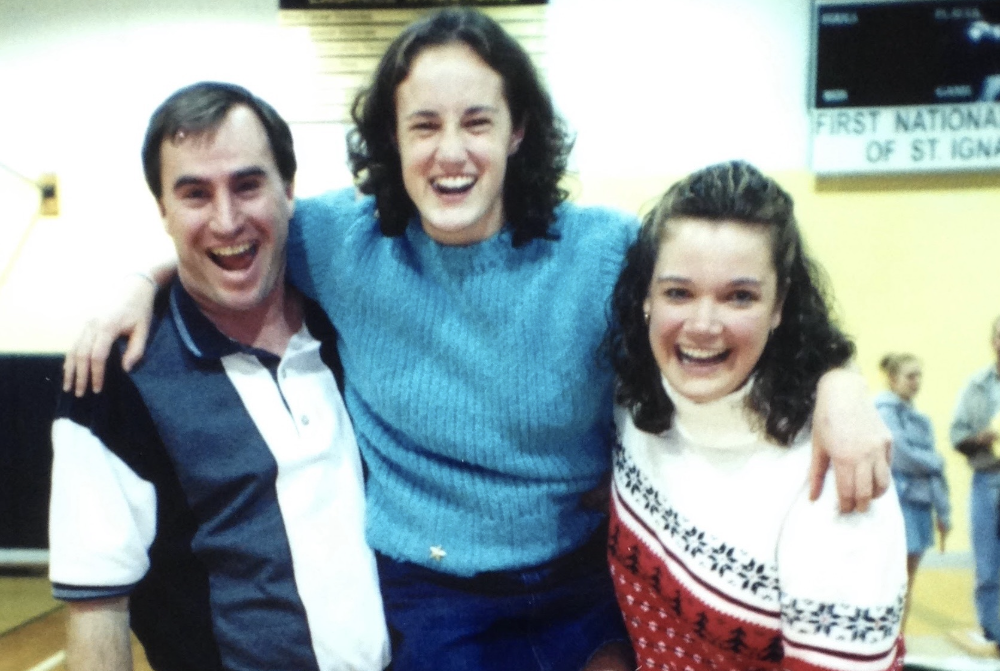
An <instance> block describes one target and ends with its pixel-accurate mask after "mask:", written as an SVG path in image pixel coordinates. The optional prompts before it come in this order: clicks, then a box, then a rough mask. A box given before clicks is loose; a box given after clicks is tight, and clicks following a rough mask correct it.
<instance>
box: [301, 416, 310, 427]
mask: <svg viewBox="0 0 1000 671" xmlns="http://www.w3.org/2000/svg"><path fill="white" fill-rule="evenodd" d="M299 421H300V422H302V426H309V416H308V415H302V419H300V420H299Z"/></svg>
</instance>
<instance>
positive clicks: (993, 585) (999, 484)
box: [969, 471, 1000, 641]
mask: <svg viewBox="0 0 1000 671" xmlns="http://www.w3.org/2000/svg"><path fill="white" fill-rule="evenodd" d="M969 522H970V526H971V527H972V553H973V555H974V556H975V559H976V594H975V597H976V615H977V617H978V618H979V624H980V626H982V628H983V632H984V633H985V634H986V636H988V637H989V638H991V639H993V640H994V641H1000V533H998V528H1000V473H998V472H993V473H986V472H981V471H976V472H975V473H973V474H972V492H971V495H970V500H969Z"/></svg>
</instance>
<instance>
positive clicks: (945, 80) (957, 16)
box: [814, 0, 1000, 107]
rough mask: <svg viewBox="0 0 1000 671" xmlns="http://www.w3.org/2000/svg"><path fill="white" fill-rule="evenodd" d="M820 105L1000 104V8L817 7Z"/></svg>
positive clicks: (895, 4)
mask: <svg viewBox="0 0 1000 671" xmlns="http://www.w3.org/2000/svg"><path fill="white" fill-rule="evenodd" d="M815 25H816V70H815V72H816V86H815V96H816V97H815V100H814V106H815V107H837V106H845V105H849V106H852V107H872V106H879V105H926V104H935V103H947V102H971V101H976V100H994V99H996V98H997V97H1000V86H997V85H996V84H991V82H992V81H993V79H992V78H994V77H997V78H1000V2H996V1H995V0H994V1H990V2H984V1H980V2H933V1H930V2H928V1H920V2H914V1H912V0H911V1H910V2H885V3H877V4H872V3H853V4H840V3H832V4H818V5H817V7H816V11H815Z"/></svg>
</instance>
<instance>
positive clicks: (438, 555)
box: [431, 545, 448, 561]
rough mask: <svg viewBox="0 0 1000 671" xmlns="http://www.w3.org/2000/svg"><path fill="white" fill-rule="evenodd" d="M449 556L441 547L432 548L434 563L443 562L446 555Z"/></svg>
mask: <svg viewBox="0 0 1000 671" xmlns="http://www.w3.org/2000/svg"><path fill="white" fill-rule="evenodd" d="M447 554H448V553H447V552H445V551H444V548H443V547H441V546H440V545H432V546H431V559H433V560H434V561H441V560H442V559H444V558H445V555H447Z"/></svg>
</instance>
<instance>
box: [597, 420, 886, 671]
mask: <svg viewBox="0 0 1000 671" xmlns="http://www.w3.org/2000/svg"><path fill="white" fill-rule="evenodd" d="M636 435H641V436H643V438H642V439H640V440H644V441H646V442H645V443H644V444H643V445H642V446H641V447H640V451H641V450H642V449H644V448H647V447H648V445H650V444H654V445H655V441H663V440H669V439H670V437H671V432H668V433H667V434H666V437H656V436H649V435H648V434H641V432H638V430H637V429H635V428H634V426H632V427H630V430H629V431H626V432H625V434H624V436H623V443H624V446H623V445H619V446H618V447H617V448H616V450H615V455H614V473H615V478H614V484H613V491H612V505H611V525H610V533H609V544H608V549H609V564H610V567H611V573H612V577H613V580H614V583H615V588H616V591H617V594H618V599H619V605H620V607H621V609H622V612H623V615H624V618H625V624H626V627H627V628H628V630H629V634H630V637H631V639H632V644H633V647H634V648H635V652H636V656H637V661H638V668H639V669H655V670H657V671H661V670H662V671H666V670H674V669H676V670H678V671H703V670H709V669H711V670H713V671H729V670H733V671H737V670H738V671H747V670H760V671H778V670H785V669H787V670H791V671H813V670H818V669H843V670H845V671H846V670H847V669H852V670H853V669H863V670H866V671H869V670H870V671H876V670H878V671H882V670H890V669H891V670H893V671H898V670H899V669H901V668H902V660H903V645H902V637H901V635H900V630H899V628H900V619H901V614H902V607H903V594H904V591H903V590H904V589H905V574H901V577H900V580H901V584H900V586H899V587H900V589H899V590H898V592H897V593H896V594H897V596H895V598H891V599H890V598H886V599H883V601H884V603H880V604H872V603H864V602H863V600H860V601H859V602H858V603H852V601H853V599H852V595H850V594H845V595H844V600H843V602H828V601H824V600H819V599H813V598H809V597H810V595H809V594H808V593H798V594H790V593H787V591H785V590H784V589H783V587H784V586H783V585H782V584H781V581H780V577H781V575H782V571H779V567H778V563H777V561H776V559H775V557H774V556H771V557H762V556H759V553H758V556H754V553H752V552H748V551H746V550H745V549H743V548H742V547H741V546H740V544H739V543H734V542H732V541H731V540H729V539H727V538H724V537H722V536H720V535H719V534H717V533H713V532H712V531H710V530H708V529H705V528H701V527H700V526H699V525H698V524H697V523H695V522H693V521H692V520H691V519H689V518H688V517H687V516H686V515H685V514H684V511H685V510H689V508H685V507H684V505H685V504H686V505H694V504H696V503H697V502H696V501H693V500H689V499H685V500H684V501H682V502H680V503H681V505H677V504H678V502H677V501H674V500H672V499H671V497H670V491H669V489H668V488H664V487H662V486H660V484H659V483H658V482H657V481H656V480H655V478H654V477H652V475H651V474H650V473H648V472H646V470H645V469H644V468H643V467H642V466H640V465H639V464H638V463H636V460H633V459H632V458H631V457H630V454H629V449H628V447H629V445H630V444H631V443H633V442H634V441H633V440H630V438H635V436H636ZM673 437H674V438H676V434H673ZM807 447H808V446H807ZM782 449H783V448H782ZM806 456H807V454H806ZM779 458H780V456H779ZM639 461H642V459H641V458H640V459H639ZM649 463H652V462H651V461H650V462H649ZM667 463H668V464H670V465H675V464H673V462H667ZM716 484H717V483H714V482H710V481H709V482H705V483H704V486H705V489H706V491H713V486H714V485H716ZM764 486H766V485H764ZM777 486H778V487H780V486H781V485H780V484H779V485H777ZM746 505H747V506H750V507H752V506H754V503H753V502H751V501H747V502H746ZM900 521H901V520H900ZM714 531H719V530H718V529H716V530H714ZM776 544H777V543H776ZM890 545H891V544H890ZM786 570H787V568H786ZM844 570H845V571H858V570H863V569H861V568H860V567H844ZM800 573H801V572H800ZM850 575H851V574H850V573H848V574H847V577H848V579H849V577H850Z"/></svg>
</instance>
